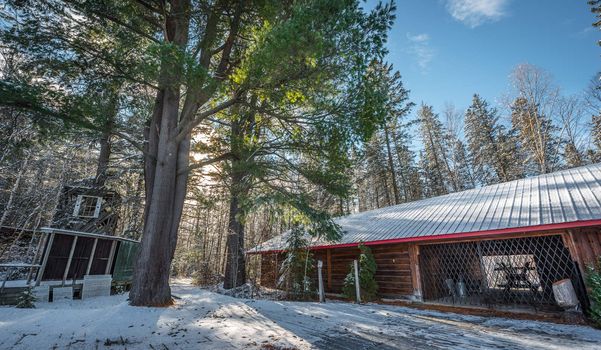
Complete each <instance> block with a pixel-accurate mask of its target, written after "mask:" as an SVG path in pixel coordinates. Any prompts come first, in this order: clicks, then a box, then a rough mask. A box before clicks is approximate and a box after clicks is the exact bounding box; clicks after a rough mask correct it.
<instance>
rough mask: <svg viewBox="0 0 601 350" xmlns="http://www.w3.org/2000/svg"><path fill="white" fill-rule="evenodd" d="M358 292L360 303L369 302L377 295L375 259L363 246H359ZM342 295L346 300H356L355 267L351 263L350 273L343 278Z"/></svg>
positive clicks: (368, 249)
mask: <svg viewBox="0 0 601 350" xmlns="http://www.w3.org/2000/svg"><path fill="white" fill-rule="evenodd" d="M359 250H360V251H361V254H360V255H359V290H360V293H361V301H371V300H374V299H376V297H377V295H378V283H377V282H376V278H375V275H376V270H377V268H378V266H377V264H376V259H375V258H374V255H373V253H372V252H371V249H370V248H369V247H367V246H365V245H363V244H360V245H359ZM342 293H343V295H344V296H345V297H346V298H349V299H356V286H355V265H354V264H353V263H351V265H350V272H349V273H348V274H347V275H346V277H345V278H344V285H343V287H342Z"/></svg>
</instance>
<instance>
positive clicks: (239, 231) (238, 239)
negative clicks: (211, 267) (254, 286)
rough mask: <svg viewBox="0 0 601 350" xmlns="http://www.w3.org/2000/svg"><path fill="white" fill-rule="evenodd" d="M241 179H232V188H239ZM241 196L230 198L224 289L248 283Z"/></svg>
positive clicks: (235, 177)
mask: <svg viewBox="0 0 601 350" xmlns="http://www.w3.org/2000/svg"><path fill="white" fill-rule="evenodd" d="M234 182H235V183H234ZM240 182H241V177H240V176H239V175H237V176H233V177H232V187H234V186H239V185H240ZM243 216H244V214H243V212H242V210H241V209H240V202H239V194H238V193H232V195H231V197H230V218H229V222H228V227H227V229H228V232H227V243H226V259H227V260H226V265H225V279H224V281H223V288H225V289H231V288H236V287H238V286H241V285H243V284H244V283H245V282H246V261H245V259H244V258H245V257H244V223H243V222H241V220H240V219H241V217H243Z"/></svg>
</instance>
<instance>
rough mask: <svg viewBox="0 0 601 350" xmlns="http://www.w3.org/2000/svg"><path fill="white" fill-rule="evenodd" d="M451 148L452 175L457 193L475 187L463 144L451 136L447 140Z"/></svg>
mask: <svg viewBox="0 0 601 350" xmlns="http://www.w3.org/2000/svg"><path fill="white" fill-rule="evenodd" d="M449 145H450V146H451V164H453V165H452V175H453V177H454V178H455V180H454V181H455V183H456V184H457V186H458V190H459V191H463V190H467V189H470V188H474V187H475V186H476V184H475V181H474V176H473V172H472V167H471V163H470V161H469V158H468V156H467V150H466V148H465V144H464V143H463V141H461V140H460V139H459V138H458V137H456V136H452V137H450V140H449Z"/></svg>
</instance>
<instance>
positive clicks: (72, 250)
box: [61, 236, 78, 287]
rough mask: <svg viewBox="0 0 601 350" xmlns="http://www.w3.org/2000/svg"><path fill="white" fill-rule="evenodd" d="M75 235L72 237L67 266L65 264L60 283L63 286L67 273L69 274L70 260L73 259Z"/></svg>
mask: <svg viewBox="0 0 601 350" xmlns="http://www.w3.org/2000/svg"><path fill="white" fill-rule="evenodd" d="M77 238H78V237H77V236H75V237H74V238H73V243H72V244H71V251H70V252H69V259H67V266H65V272H64V273H63V282H62V284H61V286H62V287H64V286H65V281H66V280H67V275H68V274H69V268H70V267H71V261H73V253H75V246H76V245H77Z"/></svg>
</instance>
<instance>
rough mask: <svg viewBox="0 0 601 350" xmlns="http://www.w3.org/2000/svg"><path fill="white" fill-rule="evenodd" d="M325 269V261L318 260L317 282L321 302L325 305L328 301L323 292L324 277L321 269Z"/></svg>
mask: <svg viewBox="0 0 601 350" xmlns="http://www.w3.org/2000/svg"><path fill="white" fill-rule="evenodd" d="M322 267H323V261H321V260H317V280H318V283H319V302H320V303H323V302H325V301H326V298H325V295H324V292H323V276H322V274H321V269H322Z"/></svg>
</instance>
